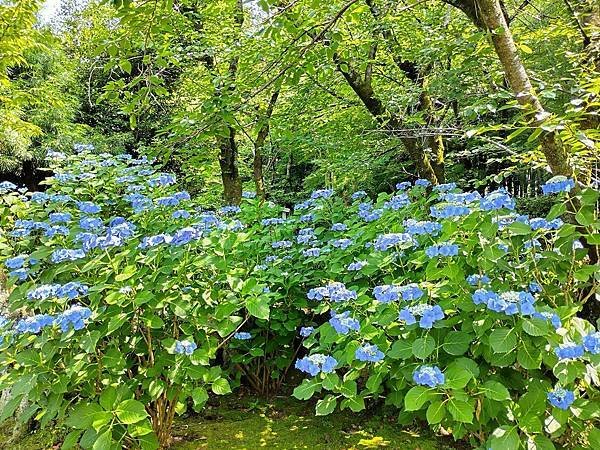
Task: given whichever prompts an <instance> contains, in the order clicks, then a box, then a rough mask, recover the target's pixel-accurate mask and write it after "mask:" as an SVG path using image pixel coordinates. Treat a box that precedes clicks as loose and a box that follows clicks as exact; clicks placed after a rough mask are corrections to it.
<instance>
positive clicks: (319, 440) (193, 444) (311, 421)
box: [0, 397, 455, 450]
mask: <svg viewBox="0 0 600 450" xmlns="http://www.w3.org/2000/svg"><path fill="white" fill-rule="evenodd" d="M312 408H313V407H312V406H311V405H310V404H308V403H306V402H299V401H296V400H293V399H289V398H276V399H273V400H271V401H257V400H254V399H250V398H246V397H243V398H237V399H229V400H228V401H223V402H221V403H220V404H218V405H212V406H210V405H207V407H206V408H205V410H204V411H203V413H202V414H201V415H193V416H189V417H187V418H184V419H180V420H178V421H176V423H175V427H174V433H173V434H174V443H173V446H172V450H193V449H211V450H213V449H214V450H221V449H223V450H225V449H227V450H230V449H249V450H251V449H259V448H268V449H328V450H334V449H367V448H389V449H404V450H408V449H420V450H433V449H452V448H455V447H453V446H452V444H453V442H452V441H451V440H450V439H442V438H438V437H435V436H433V435H431V434H429V433H428V432H427V431H423V432H421V431H419V430H417V429H410V428H407V427H402V426H401V425H398V424H397V422H396V421H395V416H394V415H390V416H385V415H381V414H377V415H372V414H369V413H363V414H362V415H360V416H358V417H357V415H356V414H353V413H347V412H337V413H334V414H331V415H329V416H326V417H315V416H314V412H313V409H312ZM6 425H7V426H4V427H3V428H2V429H0V442H2V443H7V442H8V440H9V438H10V437H11V435H12V426H11V425H8V424H6ZM60 441H61V436H60V435H57V434H56V433H52V432H51V431H50V430H42V431H34V432H31V433H28V434H27V435H26V436H23V437H22V438H20V439H18V440H17V442H14V443H10V444H4V446H3V445H2V444H0V448H6V449H8V448H10V449H11V450H41V449H58V448H60Z"/></svg>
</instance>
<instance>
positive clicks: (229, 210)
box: [220, 205, 242, 214]
mask: <svg viewBox="0 0 600 450" xmlns="http://www.w3.org/2000/svg"><path fill="white" fill-rule="evenodd" d="M220 211H221V214H237V213H239V212H241V211H242V209H241V208H240V207H239V206H236V205H227V206H223V207H222V208H221V210H220Z"/></svg>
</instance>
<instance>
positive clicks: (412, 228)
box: [404, 219, 442, 236]
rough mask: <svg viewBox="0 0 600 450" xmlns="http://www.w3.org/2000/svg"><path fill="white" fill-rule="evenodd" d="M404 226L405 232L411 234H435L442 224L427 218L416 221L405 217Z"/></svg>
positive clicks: (440, 229)
mask: <svg viewBox="0 0 600 450" xmlns="http://www.w3.org/2000/svg"><path fill="white" fill-rule="evenodd" d="M404 228H405V229H406V232H407V233H409V234H412V235H413V236H421V235H430V236H437V235H438V234H439V232H440V231H442V224H441V223H438V222H431V221H428V220H422V221H419V222H417V221H416V220H414V219H407V220H405V221H404Z"/></svg>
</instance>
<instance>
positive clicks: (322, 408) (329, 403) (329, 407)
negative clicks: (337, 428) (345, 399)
mask: <svg viewBox="0 0 600 450" xmlns="http://www.w3.org/2000/svg"><path fill="white" fill-rule="evenodd" d="M336 405H337V400H336V398H335V397H334V396H333V395H332V394H328V395H327V396H326V397H325V398H324V399H322V400H319V401H318V402H317V406H316V407H315V414H316V415H317V416H326V415H328V414H331V413H332V412H333V410H334V409H335V407H336Z"/></svg>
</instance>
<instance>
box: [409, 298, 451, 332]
mask: <svg viewBox="0 0 600 450" xmlns="http://www.w3.org/2000/svg"><path fill="white" fill-rule="evenodd" d="M417 317H420V318H421V319H420V320H419V327H421V328H425V329H429V328H432V327H433V324H434V323H435V322H437V321H438V320H442V319H443V318H444V317H445V316H444V311H443V310H442V308H441V307H440V306H439V305H428V304H420V305H415V306H411V307H409V308H403V309H402V310H400V313H399V314H398V320H403V321H404V322H406V325H412V324H414V323H416V321H417V319H416V318H417Z"/></svg>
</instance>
